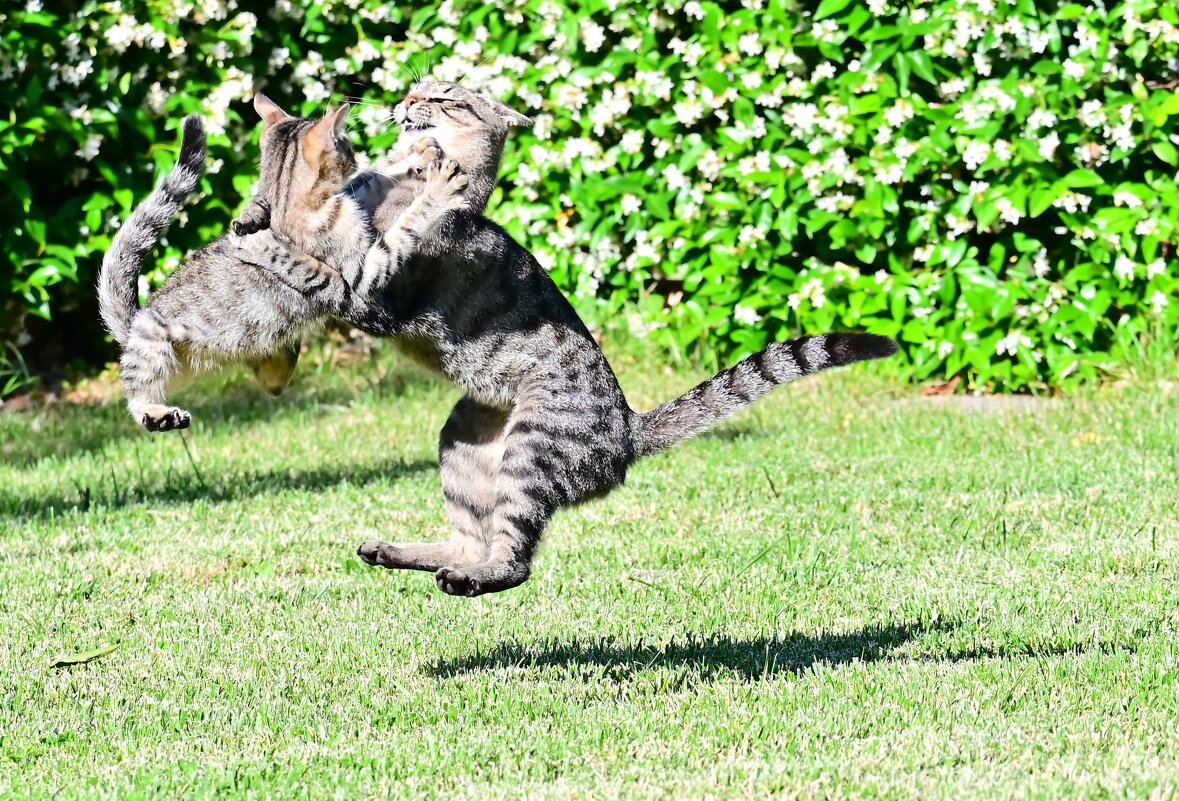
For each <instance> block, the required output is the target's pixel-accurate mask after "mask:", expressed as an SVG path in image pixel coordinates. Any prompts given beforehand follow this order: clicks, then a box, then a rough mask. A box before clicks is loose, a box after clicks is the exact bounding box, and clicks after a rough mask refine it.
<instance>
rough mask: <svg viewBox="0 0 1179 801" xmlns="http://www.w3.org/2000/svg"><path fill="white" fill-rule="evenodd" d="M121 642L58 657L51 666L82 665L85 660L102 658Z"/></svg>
mask: <svg viewBox="0 0 1179 801" xmlns="http://www.w3.org/2000/svg"><path fill="white" fill-rule="evenodd" d="M119 645H120V644H119V643H117V642H114V643H110V644H108V645H103V646H100V647H98V648H95V649H93V650H90V651H82V652H80V653H76V654H67V655H65V656H61V657H58V659H57V661H55V662H54V663H53V664H51V665H50V666H49V667H51V668H61V667H69V666H70V665H81V664H83V663H85V662H91V661H93V660H95V659H100V658H102V657H104V656H106V655H107V654H109V653H110V652H112V651H114V650H115V649H116V648H118V647H119Z"/></svg>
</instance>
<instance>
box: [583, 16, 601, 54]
mask: <svg viewBox="0 0 1179 801" xmlns="http://www.w3.org/2000/svg"><path fill="white" fill-rule="evenodd" d="M605 42H606V29H605V28H603V27H602V26H601V25H598V24H597V23H596V22H592V21H589V20H582V22H581V43H582V45H584V46H585V49H586V50H587V51H589V52H590V53H596V52H598V50H600V49H601V48H602V45H603V44H605Z"/></svg>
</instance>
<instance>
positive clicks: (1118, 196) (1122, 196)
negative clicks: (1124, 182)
mask: <svg viewBox="0 0 1179 801" xmlns="http://www.w3.org/2000/svg"><path fill="white" fill-rule="evenodd" d="M1113 202H1114V205H1115V206H1125V207H1126V208H1129V209H1136V208H1138V207H1139V206H1141V205H1142V198H1140V197H1138V195H1136V194H1134V193H1133V192H1127V191H1126V190H1124V189H1119V190H1118V191H1117V192H1114V195H1113Z"/></svg>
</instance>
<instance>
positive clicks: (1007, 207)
mask: <svg viewBox="0 0 1179 801" xmlns="http://www.w3.org/2000/svg"><path fill="white" fill-rule="evenodd" d="M995 208H997V209H998V210H999V216H1000V217H1001V218H1002V219H1003V222H1006V223H1009V224H1011V225H1015V224H1017V223H1018V222H1019V221H1020V220H1022V219H1023V212H1022V211H1020V210H1019V209H1017V208H1015V206H1013V205H1011V201H1010V200H1008V199H1007V198H1005V197H1001V198H999V199H998V200H996V201H995Z"/></svg>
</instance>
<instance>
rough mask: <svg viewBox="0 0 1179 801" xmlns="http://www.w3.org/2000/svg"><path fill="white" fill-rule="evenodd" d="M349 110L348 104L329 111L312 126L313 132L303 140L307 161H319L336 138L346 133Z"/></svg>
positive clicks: (308, 133)
mask: <svg viewBox="0 0 1179 801" xmlns="http://www.w3.org/2000/svg"><path fill="white" fill-rule="evenodd" d="M348 110H349V109H348V104H347V103H345V104H344V105H342V106H340V107H339V108H337V109H328V113H327V114H325V115H324V117H323V119H322V120H320V121H319V122H317V123H315V125H313V126H311V130H309V131H308V132H307V135H306V136H305V137H304V138H303V157H304V158H306V159H307V161H309V162H312V163H314V162H316V161H318V160H319V157H320V156H321V155H322V154H323V151H325V150H327V149H328V148H329V147H331V146H332V143H333V142H334V141H335V140H336V138H337V137H339V136H341V135H342V134H343V133H344V124H345V123H346V122H347V121H348Z"/></svg>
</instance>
